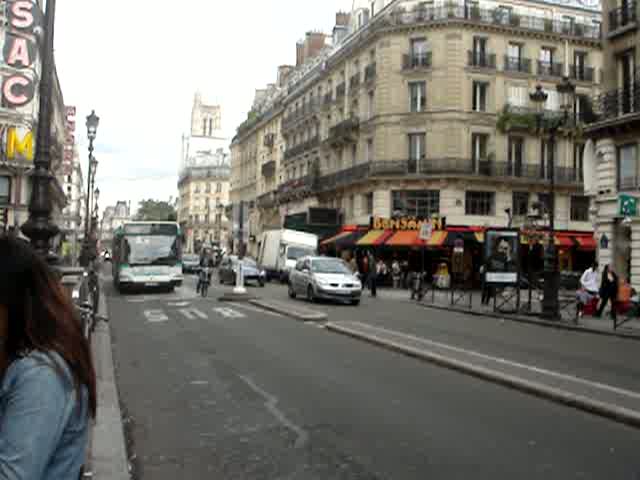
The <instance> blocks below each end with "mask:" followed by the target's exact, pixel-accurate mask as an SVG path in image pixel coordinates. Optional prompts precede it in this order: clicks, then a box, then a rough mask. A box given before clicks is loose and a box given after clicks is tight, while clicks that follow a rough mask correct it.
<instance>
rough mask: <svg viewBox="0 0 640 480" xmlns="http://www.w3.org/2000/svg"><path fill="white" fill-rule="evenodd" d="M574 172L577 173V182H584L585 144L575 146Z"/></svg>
mask: <svg viewBox="0 0 640 480" xmlns="http://www.w3.org/2000/svg"><path fill="white" fill-rule="evenodd" d="M573 171H574V172H575V173H576V180H578V181H580V182H581V181H583V180H584V143H576V144H574V145H573Z"/></svg>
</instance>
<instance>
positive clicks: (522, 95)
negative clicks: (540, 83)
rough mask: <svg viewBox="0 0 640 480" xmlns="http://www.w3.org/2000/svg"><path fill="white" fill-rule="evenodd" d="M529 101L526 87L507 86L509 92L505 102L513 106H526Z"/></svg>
mask: <svg viewBox="0 0 640 480" xmlns="http://www.w3.org/2000/svg"><path fill="white" fill-rule="evenodd" d="M528 102H529V91H528V90H527V87H522V86H515V85H510V86H509V93H508V95H507V103H508V104H509V105H511V106H513V107H526V106H527V105H528Z"/></svg>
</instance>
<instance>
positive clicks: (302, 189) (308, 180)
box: [278, 175, 317, 203]
mask: <svg viewBox="0 0 640 480" xmlns="http://www.w3.org/2000/svg"><path fill="white" fill-rule="evenodd" d="M316 178H317V177H316V176H315V175H305V176H304V177H301V178H296V179H294V180H289V181H287V182H285V183H283V184H282V185H280V186H279V187H278V201H279V202H280V203H287V202H290V201H291V200H294V199H302V198H307V197H309V196H310V195H312V194H313V191H314V186H315V184H316Z"/></svg>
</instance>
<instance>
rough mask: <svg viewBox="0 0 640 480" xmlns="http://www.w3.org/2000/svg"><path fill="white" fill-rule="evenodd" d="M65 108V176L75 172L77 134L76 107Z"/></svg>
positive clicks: (63, 162) (63, 163)
mask: <svg viewBox="0 0 640 480" xmlns="http://www.w3.org/2000/svg"><path fill="white" fill-rule="evenodd" d="M64 108H65V136H64V137H65V141H64V154H63V155H64V156H63V161H62V165H63V170H64V172H65V175H70V174H71V172H72V171H73V149H74V147H75V143H76V140H75V132H76V107H64Z"/></svg>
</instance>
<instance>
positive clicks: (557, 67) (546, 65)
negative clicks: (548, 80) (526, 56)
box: [538, 60, 564, 77]
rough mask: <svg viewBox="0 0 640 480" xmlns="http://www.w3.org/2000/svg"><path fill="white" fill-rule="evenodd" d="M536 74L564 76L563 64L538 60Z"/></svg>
mask: <svg viewBox="0 0 640 480" xmlns="http://www.w3.org/2000/svg"><path fill="white" fill-rule="evenodd" d="M538 75H541V76H545V77H562V76H564V65H563V64H562V63H556V62H543V61H541V60H538Z"/></svg>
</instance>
